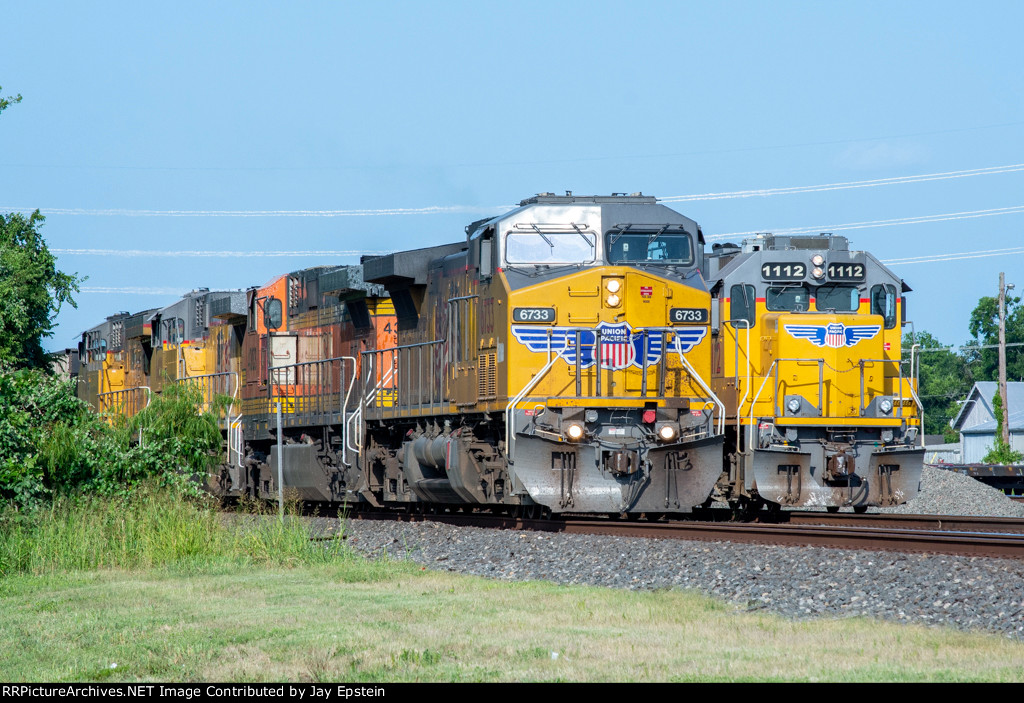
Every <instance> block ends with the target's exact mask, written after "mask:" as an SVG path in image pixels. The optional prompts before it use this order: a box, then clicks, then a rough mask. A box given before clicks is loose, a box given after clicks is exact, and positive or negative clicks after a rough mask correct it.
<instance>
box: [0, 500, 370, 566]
mask: <svg viewBox="0 0 1024 703" xmlns="http://www.w3.org/2000/svg"><path fill="white" fill-rule="evenodd" d="M336 537H337V538H336V539H333V540H328V541H326V542H325V541H321V542H310V540H309V531H308V528H307V527H306V525H305V523H304V522H303V521H302V520H301V519H300V518H298V517H295V516H294V515H286V516H285V519H284V520H283V521H280V520H277V519H274V518H271V517H270V516H265V515H264V516H253V515H242V516H239V517H238V518H237V519H235V520H225V516H224V515H223V514H221V513H219V512H217V511H215V510H213V509H212V507H211V506H209V505H205V504H202V503H201V502H199V501H197V500H194V499H184V498H179V497H176V496H174V495H173V494H171V493H169V492H160V491H155V490H148V489H143V490H141V491H140V492H139V493H137V494H135V495H134V496H132V497H131V498H106V497H104V498H99V497H89V496H82V497H78V498H75V499H62V500H58V501H56V502H54V503H53V504H52V505H50V506H48V507H46V508H41V509H38V510H35V511H30V512H21V511H15V510H13V509H9V510H7V511H5V512H2V513H0V577H3V576H6V575H11V574H15V573H32V574H44V573H60V572H66V571H78V570H91V569H113V568H118V569H151V568H160V567H166V566H174V567H175V568H179V569H180V568H187V567H192V568H195V569H202V568H211V567H214V566H217V565H221V564H279V565H295V564H313V563H328V562H333V561H336V560H338V559H345V558H351V554H350V553H349V552H347V551H344V550H342V549H341V546H342V540H341V537H342V535H337V536H336Z"/></svg>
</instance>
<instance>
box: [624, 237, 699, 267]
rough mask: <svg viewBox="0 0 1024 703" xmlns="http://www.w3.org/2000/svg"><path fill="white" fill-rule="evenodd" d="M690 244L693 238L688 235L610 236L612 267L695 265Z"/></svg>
mask: <svg viewBox="0 0 1024 703" xmlns="http://www.w3.org/2000/svg"><path fill="white" fill-rule="evenodd" d="M690 242H691V240H690V235H688V234H686V233H685V232H671V233H670V232H661V233H659V232H658V231H657V230H654V231H650V232H643V231H634V230H630V231H628V232H622V231H620V232H609V233H608V234H607V239H606V244H607V249H608V263H610V264H632V263H651V264H666V265H680V264H684V265H685V264H692V263H693V248H692V247H691V244H690Z"/></svg>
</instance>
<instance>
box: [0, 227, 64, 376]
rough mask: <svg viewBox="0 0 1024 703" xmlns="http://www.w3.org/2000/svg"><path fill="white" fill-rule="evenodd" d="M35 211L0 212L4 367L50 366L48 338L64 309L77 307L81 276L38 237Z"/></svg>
mask: <svg viewBox="0 0 1024 703" xmlns="http://www.w3.org/2000/svg"><path fill="white" fill-rule="evenodd" d="M44 219H45V218H44V217H43V216H42V215H40V214H39V211H38V210H36V211H35V212H33V213H32V214H31V215H30V216H29V217H27V218H26V217H25V216H24V215H22V214H21V213H17V212H14V213H10V214H7V215H2V214H0V363H7V364H10V365H13V366H15V367H35V368H45V367H46V366H47V365H48V364H47V358H46V353H45V352H44V351H43V345H42V340H43V337H49V336H50V335H51V334H52V333H53V327H54V318H55V317H56V315H57V313H58V312H59V311H60V308H61V305H63V304H64V303H68V304H70V305H71V306H72V307H77V304H76V303H75V300H74V298H73V297H72V294H73V293H77V292H78V283H79V279H78V276H77V275H71V274H66V273H63V272H61V271H58V270H57V259H56V257H54V255H53V254H51V253H50V250H49V249H47V247H46V242H44V241H43V238H42V236H41V235H40V234H39V226H40V225H42V223H43V220H44Z"/></svg>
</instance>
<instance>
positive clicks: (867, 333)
mask: <svg viewBox="0 0 1024 703" xmlns="http://www.w3.org/2000/svg"><path fill="white" fill-rule="evenodd" d="M785 328H786V331H787V332H789V334H790V335H791V336H793V337H795V338H797V339H806V340H807V341H808V342H810V343H811V344H813V345H814V346H816V347H828V348H829V349H839V348H841V347H852V346H855V345H856V344H857V343H858V342H860V341H862V340H865V339H871V338H872V337H874V336H875V335H876V334H878V331H879V330H880V329H882V327H881V325H844V324H843V323H842V322H831V323H829V324H827V325H785Z"/></svg>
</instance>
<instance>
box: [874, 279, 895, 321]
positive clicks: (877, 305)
mask: <svg viewBox="0 0 1024 703" xmlns="http://www.w3.org/2000/svg"><path fill="white" fill-rule="evenodd" d="M871 314H872V315H881V316H882V319H884V320H885V329H887V330H891V329H892V328H893V327H895V326H896V286H885V285H877V286H872V288H871Z"/></svg>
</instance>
